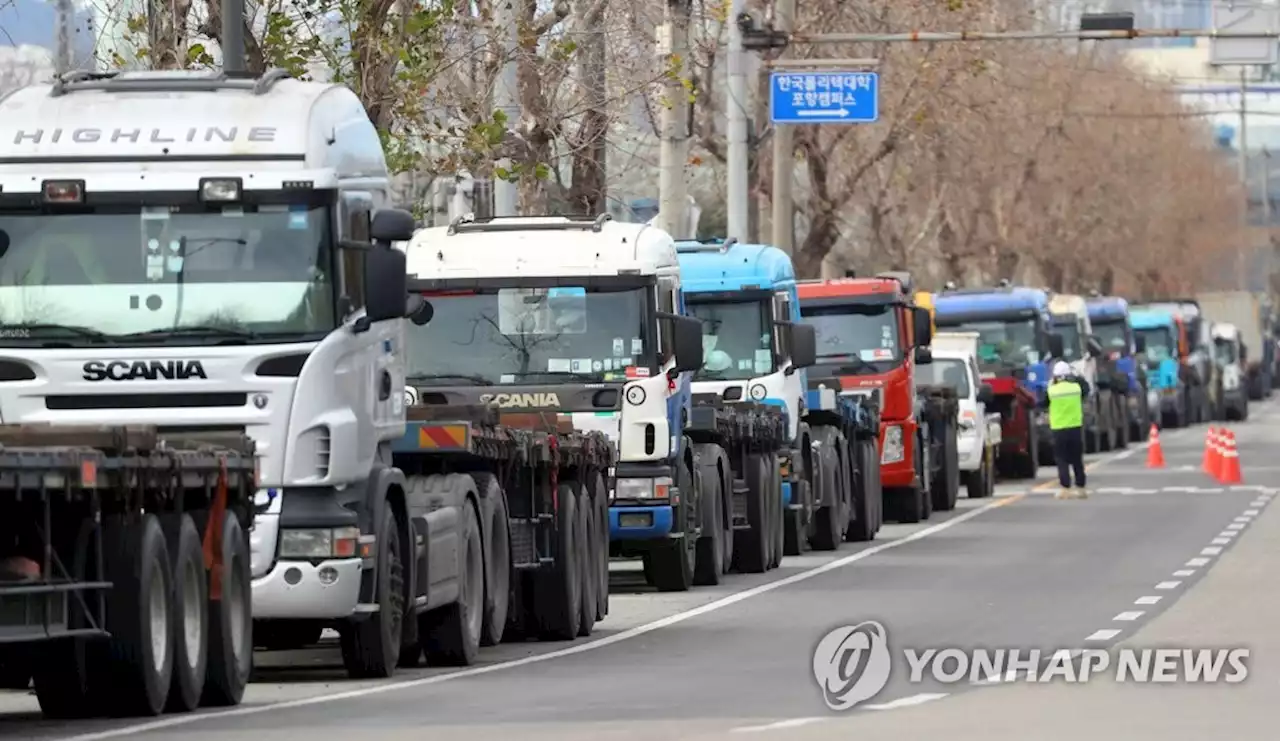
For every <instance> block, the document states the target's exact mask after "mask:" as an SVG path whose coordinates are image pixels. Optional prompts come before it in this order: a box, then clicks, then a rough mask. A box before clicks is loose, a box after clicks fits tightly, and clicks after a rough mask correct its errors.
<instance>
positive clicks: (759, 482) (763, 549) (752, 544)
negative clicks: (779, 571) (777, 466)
mask: <svg viewBox="0 0 1280 741" xmlns="http://www.w3.org/2000/svg"><path fill="white" fill-rule="evenodd" d="M765 466H766V464H765V459H764V456H762V455H759V454H748V455H746V456H745V465H744V468H745V469H746V470H745V471H743V473H744V474H745V475H744V477H743V478H745V479H746V484H747V527H746V528H744V529H741V530H738V529H735V530H734V532H733V536H734V543H733V565H734V568H735V569H736V570H738V571H741V572H743V573H746V574H761V573H764V572H765V571H766V570H768V568H769V520H768V516H769V515H768V491H767V488H768V484H767V483H766V482H767V480H768V479H767V476H768V474H769V471H767V470H766V467H765Z"/></svg>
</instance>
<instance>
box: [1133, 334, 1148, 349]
mask: <svg viewBox="0 0 1280 741" xmlns="http://www.w3.org/2000/svg"><path fill="white" fill-rule="evenodd" d="M1133 351H1134V352H1135V353H1144V352H1146V351H1147V338H1146V337H1143V336H1142V335H1138V336H1136V337H1134V338H1133Z"/></svg>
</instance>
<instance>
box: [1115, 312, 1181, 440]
mask: <svg viewBox="0 0 1280 741" xmlns="http://www.w3.org/2000/svg"><path fill="white" fill-rule="evenodd" d="M1129 322H1130V323H1131V324H1132V325H1133V332H1134V339H1135V340H1136V341H1137V342H1140V343H1141V346H1142V348H1143V352H1142V357H1143V360H1144V365H1145V366H1146V369H1147V404H1148V405H1149V407H1150V409H1151V410H1152V413H1153V414H1159V415H1160V416H1159V419H1160V426H1161V427H1185V426H1186V425H1187V423H1188V414H1189V410H1188V408H1187V407H1188V398H1187V393H1186V392H1187V389H1186V384H1185V382H1184V380H1183V375H1182V373H1181V363H1182V357H1183V353H1184V352H1185V351H1186V346H1187V339H1186V335H1185V332H1184V331H1183V329H1182V326H1181V324H1180V323H1179V321H1178V319H1177V318H1176V317H1175V316H1174V315H1173V314H1171V313H1169V312H1167V311H1161V310H1158V309H1145V308H1136V309H1133V310H1131V311H1130V312H1129Z"/></svg>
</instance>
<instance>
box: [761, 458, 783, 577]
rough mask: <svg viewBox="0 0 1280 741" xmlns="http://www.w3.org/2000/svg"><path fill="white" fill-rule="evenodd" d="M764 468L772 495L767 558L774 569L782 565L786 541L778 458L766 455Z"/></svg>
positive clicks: (780, 471)
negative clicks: (770, 529) (770, 545)
mask: <svg viewBox="0 0 1280 741" xmlns="http://www.w3.org/2000/svg"><path fill="white" fill-rule="evenodd" d="M764 458H765V466H766V471H767V473H768V481H769V492H770V494H771V495H772V501H773V503H772V505H770V512H771V513H772V514H773V518H772V519H773V541H772V543H773V548H772V550H771V554H772V555H771V557H770V558H769V568H771V569H776V568H778V567H779V566H781V565H782V552H783V550H784V546H785V545H786V544H785V543H784V542H783V541H784V540H785V539H786V538H785V536H784V535H783V531H782V529H783V522H782V519H783V511H782V469H780V468H779V467H778V456H777V455H775V454H773V453H766V454H765V456H764Z"/></svg>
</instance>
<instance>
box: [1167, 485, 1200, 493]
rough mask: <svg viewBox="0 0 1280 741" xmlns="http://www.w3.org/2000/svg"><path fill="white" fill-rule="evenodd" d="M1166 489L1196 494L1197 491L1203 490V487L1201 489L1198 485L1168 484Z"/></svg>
mask: <svg viewBox="0 0 1280 741" xmlns="http://www.w3.org/2000/svg"><path fill="white" fill-rule="evenodd" d="M1164 490H1165V491H1180V492H1182V493H1184V494H1195V493H1197V492H1200V491H1202V489H1201V488H1200V487H1198V486H1166V487H1164Z"/></svg>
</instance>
